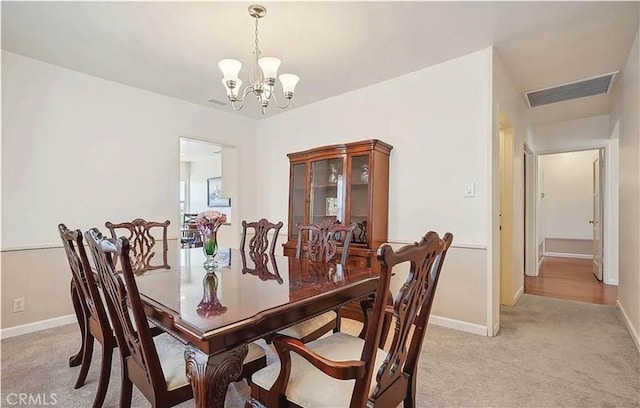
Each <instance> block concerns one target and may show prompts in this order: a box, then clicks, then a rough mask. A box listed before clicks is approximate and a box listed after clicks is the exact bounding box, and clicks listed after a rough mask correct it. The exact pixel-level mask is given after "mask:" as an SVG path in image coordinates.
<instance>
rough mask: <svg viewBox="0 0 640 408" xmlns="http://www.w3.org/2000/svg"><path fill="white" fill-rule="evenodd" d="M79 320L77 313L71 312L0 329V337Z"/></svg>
mask: <svg viewBox="0 0 640 408" xmlns="http://www.w3.org/2000/svg"><path fill="white" fill-rule="evenodd" d="M77 321H78V320H77V319H76V315H74V314H70V315H66V316H60V317H54V318H53V319H47V320H40V321H38V322H33V323H27V324H21V325H19V326H13V327H7V328H6V329H2V330H0V339H8V338H10V337H16V336H20V335H23V334H28V333H33V332H37V331H40V330H45V329H51V328H54V327H58V326H64V325H65V324H71V323H75V322H77Z"/></svg>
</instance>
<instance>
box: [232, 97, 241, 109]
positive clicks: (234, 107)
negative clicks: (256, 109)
mask: <svg viewBox="0 0 640 408" xmlns="http://www.w3.org/2000/svg"><path fill="white" fill-rule="evenodd" d="M236 102H238V101H233V100H232V101H231V107H232V108H233V110H234V111H239V110H240V109H242V108H243V107H244V99H242V100H240V101H239V102H240V106H237V107H236Z"/></svg>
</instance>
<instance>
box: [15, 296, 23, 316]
mask: <svg viewBox="0 0 640 408" xmlns="http://www.w3.org/2000/svg"><path fill="white" fill-rule="evenodd" d="M17 312H24V298H16V299H13V313H17Z"/></svg>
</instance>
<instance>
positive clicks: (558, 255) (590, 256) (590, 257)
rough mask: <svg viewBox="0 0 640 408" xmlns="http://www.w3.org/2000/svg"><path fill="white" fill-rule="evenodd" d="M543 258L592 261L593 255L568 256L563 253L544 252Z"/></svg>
mask: <svg viewBox="0 0 640 408" xmlns="http://www.w3.org/2000/svg"><path fill="white" fill-rule="evenodd" d="M542 255H543V256H547V257H549V258H574V259H593V255H589V254H568V253H565V252H544V253H543V254H542Z"/></svg>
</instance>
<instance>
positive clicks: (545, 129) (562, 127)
mask: <svg viewBox="0 0 640 408" xmlns="http://www.w3.org/2000/svg"><path fill="white" fill-rule="evenodd" d="M532 133H533V134H532V137H531V139H532V143H533V146H532V148H533V149H534V150H535V152H536V153H538V154H543V153H549V152H553V153H555V152H559V151H571V150H583V149H585V148H589V147H600V145H601V144H602V142H603V141H607V140H608V139H609V135H610V133H611V132H610V129H609V115H600V116H590V117H587V118H580V119H575V120H569V121H565V122H556V123H550V124H546V125H537V126H533V129H532Z"/></svg>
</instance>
